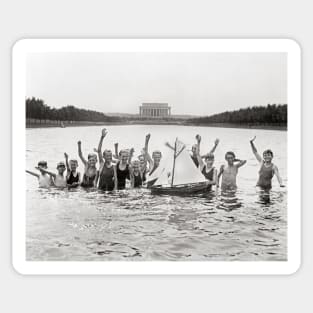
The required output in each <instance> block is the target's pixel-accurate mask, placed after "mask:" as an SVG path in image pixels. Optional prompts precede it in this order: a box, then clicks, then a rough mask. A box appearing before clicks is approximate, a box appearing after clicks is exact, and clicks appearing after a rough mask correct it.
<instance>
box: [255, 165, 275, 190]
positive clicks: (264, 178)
mask: <svg viewBox="0 0 313 313" xmlns="http://www.w3.org/2000/svg"><path fill="white" fill-rule="evenodd" d="M273 167H274V166H273V164H271V165H270V166H268V167H267V166H265V163H264V162H262V166H261V168H260V170H259V180H258V182H257V186H259V187H261V188H264V189H271V188H272V178H273V176H274V168H273Z"/></svg>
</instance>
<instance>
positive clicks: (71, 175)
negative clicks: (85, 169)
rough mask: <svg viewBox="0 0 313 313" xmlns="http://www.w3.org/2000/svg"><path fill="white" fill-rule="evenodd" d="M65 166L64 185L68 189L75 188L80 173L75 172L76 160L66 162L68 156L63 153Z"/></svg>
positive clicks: (77, 184)
mask: <svg viewBox="0 0 313 313" xmlns="http://www.w3.org/2000/svg"><path fill="white" fill-rule="evenodd" d="M64 157H65V164H66V170H67V171H66V183H67V187H69V188H76V187H78V186H79V184H80V173H79V172H78V171H77V167H78V162H77V160H73V159H72V160H70V161H68V154H67V153H64Z"/></svg>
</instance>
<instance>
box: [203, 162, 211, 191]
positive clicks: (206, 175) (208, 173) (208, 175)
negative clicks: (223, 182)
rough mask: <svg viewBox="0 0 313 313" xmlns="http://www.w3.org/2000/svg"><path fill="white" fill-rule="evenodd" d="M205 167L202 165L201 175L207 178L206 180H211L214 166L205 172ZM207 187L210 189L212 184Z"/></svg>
mask: <svg viewBox="0 0 313 313" xmlns="http://www.w3.org/2000/svg"><path fill="white" fill-rule="evenodd" d="M206 169H207V167H206V165H205V166H204V167H203V169H202V172H201V173H202V174H203V176H204V177H205V178H206V179H207V180H210V181H212V180H213V176H214V167H211V169H210V170H209V171H208V172H207V171H206ZM208 189H209V190H211V189H212V185H211V184H210V185H208Z"/></svg>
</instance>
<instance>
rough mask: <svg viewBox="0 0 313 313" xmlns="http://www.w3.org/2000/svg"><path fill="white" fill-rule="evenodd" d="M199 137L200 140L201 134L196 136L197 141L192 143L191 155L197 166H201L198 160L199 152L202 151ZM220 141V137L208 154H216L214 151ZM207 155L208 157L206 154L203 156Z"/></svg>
mask: <svg viewBox="0 0 313 313" xmlns="http://www.w3.org/2000/svg"><path fill="white" fill-rule="evenodd" d="M199 138H200V141H201V137H200V135H197V136H196V140H197V143H196V144H194V145H192V147H191V152H192V154H191V155H190V157H191V159H192V161H193V163H194V164H195V166H196V167H199V160H198V152H199V153H200V142H198V139H199ZM219 142H220V140H219V139H218V138H216V139H215V141H214V146H213V148H212V149H211V151H210V152H209V153H208V154H214V152H215V150H216V148H217V146H218V144H219ZM198 150H199V151H198ZM205 157H206V155H203V156H202V158H205Z"/></svg>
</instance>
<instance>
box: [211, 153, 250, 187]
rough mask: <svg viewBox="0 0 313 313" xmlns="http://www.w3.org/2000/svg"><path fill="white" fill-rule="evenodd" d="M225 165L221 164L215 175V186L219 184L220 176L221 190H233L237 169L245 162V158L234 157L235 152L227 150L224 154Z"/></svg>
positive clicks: (235, 185)
mask: <svg viewBox="0 0 313 313" xmlns="http://www.w3.org/2000/svg"><path fill="white" fill-rule="evenodd" d="M225 160H226V161H227V165H226V166H225V165H222V166H221V168H220V171H219V174H218V177H217V179H218V180H217V181H218V183H217V187H218V186H219V179H220V177H221V176H222V185H221V189H222V191H234V190H236V189H237V184H236V178H237V174H238V169H239V168H240V167H241V166H243V165H244V164H246V163H247V161H246V160H239V159H236V156H235V153H234V152H232V151H229V152H227V153H226V154H225Z"/></svg>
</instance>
